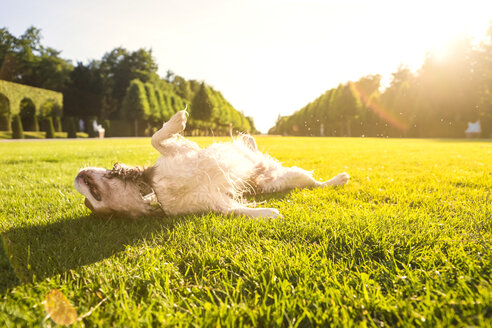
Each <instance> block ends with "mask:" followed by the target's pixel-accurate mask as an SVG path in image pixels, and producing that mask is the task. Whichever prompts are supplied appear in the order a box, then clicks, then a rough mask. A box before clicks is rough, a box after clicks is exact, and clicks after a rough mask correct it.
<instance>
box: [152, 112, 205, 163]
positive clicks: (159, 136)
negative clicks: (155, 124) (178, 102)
mask: <svg viewBox="0 0 492 328" xmlns="http://www.w3.org/2000/svg"><path fill="white" fill-rule="evenodd" d="M186 115H187V113H186V110H182V111H179V112H177V113H176V114H174V116H173V117H171V119H170V120H169V121H167V122H166V123H164V125H163V126H162V128H161V129H160V130H159V131H157V132H156V133H154V135H153V136H152V139H151V143H152V146H154V148H155V149H157V151H158V152H159V153H161V154H162V155H164V156H173V155H175V154H177V153H182V152H186V151H190V150H191V151H193V150H199V149H200V148H199V147H198V145H197V144H196V143H194V142H192V141H189V140H187V139H186V138H184V137H183V136H181V135H180V134H179V133H180V132H182V131H183V130H184V129H185V127H186Z"/></svg>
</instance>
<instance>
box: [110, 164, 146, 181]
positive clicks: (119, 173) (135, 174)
mask: <svg viewBox="0 0 492 328" xmlns="http://www.w3.org/2000/svg"><path fill="white" fill-rule="evenodd" d="M144 171H145V168H144V167H141V166H129V165H125V164H121V163H115V164H114V165H113V169H112V170H111V171H109V173H108V176H109V177H110V178H114V177H118V178H121V179H123V180H125V181H126V180H131V181H135V180H137V179H139V178H141V177H142V175H143V173H144Z"/></svg>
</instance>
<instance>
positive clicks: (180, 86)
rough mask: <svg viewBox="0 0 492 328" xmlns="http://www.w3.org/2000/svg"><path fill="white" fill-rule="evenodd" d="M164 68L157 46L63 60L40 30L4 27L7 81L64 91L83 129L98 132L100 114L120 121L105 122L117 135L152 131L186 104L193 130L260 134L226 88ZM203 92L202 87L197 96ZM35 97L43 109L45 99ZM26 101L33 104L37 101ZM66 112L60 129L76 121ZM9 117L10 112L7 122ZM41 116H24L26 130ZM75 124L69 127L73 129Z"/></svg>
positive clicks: (0, 70)
mask: <svg viewBox="0 0 492 328" xmlns="http://www.w3.org/2000/svg"><path fill="white" fill-rule="evenodd" d="M157 69H158V67H157V63H156V62H155V60H154V58H153V56H152V50H147V49H138V50H136V51H128V50H127V49H124V48H121V47H120V48H115V49H113V50H111V51H110V52H108V53H106V54H105V55H104V56H103V57H102V58H101V59H100V60H91V61H89V62H88V63H81V62H79V63H77V64H76V65H75V66H74V65H73V64H72V63H71V62H70V61H68V60H65V59H63V58H61V57H60V52H59V51H57V50H55V49H52V48H49V47H48V48H47V47H44V46H43V45H42V44H41V31H40V30H39V29H37V28H35V27H30V28H29V29H27V30H26V32H25V33H24V34H23V35H21V36H20V37H15V36H14V35H12V34H11V33H10V32H9V31H8V30H7V29H6V28H1V29H0V80H6V81H11V82H18V83H22V84H25V85H30V86H35V87H40V88H45V89H50V90H56V91H60V92H62V93H63V101H64V104H63V105H64V108H63V112H64V115H65V116H67V117H72V119H74V120H76V121H77V122H79V120H81V121H83V122H85V124H84V127H83V130H84V131H85V132H87V133H89V134H90V135H92V134H93V131H91V129H92V123H91V122H93V121H94V120H96V121H97V122H98V124H102V123H103V122H106V121H112V124H107V123H104V124H105V126H107V127H110V128H108V129H107V134H111V135H114V136H129V135H150V134H152V133H153V132H154V131H155V130H156V129H158V128H159V127H160V126H161V125H162V122H163V121H165V120H167V119H169V118H170V117H171V116H172V114H174V113H175V112H176V111H178V110H181V109H184V108H185V107H186V106H188V109H189V111H190V112H191V117H192V118H191V119H190V121H189V123H190V127H192V128H193V129H191V130H190V133H191V134H194V135H204V134H211V133H213V134H215V135H220V134H226V133H230V131H231V130H232V129H234V130H238V131H242V132H246V131H248V132H251V133H255V132H256V130H255V128H254V124H253V120H252V119H251V118H246V117H244V115H243V113H241V112H239V111H237V110H236V109H235V108H234V107H232V106H231V105H230V104H229V103H228V102H227V101H226V100H225V99H224V97H223V96H222V94H220V92H217V91H215V90H214V89H213V88H212V87H210V86H208V85H206V84H205V83H204V82H198V81H194V80H186V79H184V78H183V77H180V76H177V75H175V74H174V73H173V72H171V71H168V72H167V74H166V77H165V78H161V77H160V76H159V75H158V74H157ZM199 91H201V93H200V95H199V96H198V97H196V93H197V92H199ZM0 93H2V92H1V90H0ZM31 101H32V102H33V103H34V104H35V108H36V111H38V106H37V101H36V100H35V99H32V100H31ZM202 101H208V103H209V105H210V106H212V107H211V108H204V107H203V106H200V105H197V106H196V108H194V107H195V106H194V105H193V103H194V102H196V104H200V103H201V102H202ZM10 106H11V109H10V111H11V112H13V113H14V112H18V111H19V105H14V104H10ZM12 106H14V107H13V108H14V109H12ZM22 106H24V107H25V108H27V109H28V110H29V104H24V105H22V104H21V106H20V107H22ZM5 108H6V105H5V101H4V99H3V98H2V97H1V96H0V116H2V117H3V116H5V115H3V114H4V112H6V111H7V110H6V109H5ZM204 111H206V112H204ZM55 112H56V113H59V111H58V112H57V111H55ZM202 112H203V113H202ZM36 113H37V114H38V115H37V116H46V115H40V113H38V112H36ZM212 114H213V115H212ZM60 116H61V115H54V119H53V124H54V127H55V130H58V126H59V125H61V123H60V122H62V121H64V122H70V120H66V119H64V120H61V119H60ZM57 117H58V119H57ZM209 119H212V121H209ZM7 120H10V117H9V118H8V119H5V120H2V122H3V121H7ZM37 121H38V117H36V116H35V117H34V118H32V119H31V120H30V121H29V122H27V119H24V122H23V123H25V125H27V126H25V127H24V129H26V128H27V129H34V130H38V129H39V128H38V122H37ZM70 124H72V123H70ZM2 127H3V128H5V129H6V130H7V129H9V128H10V125H9V124H7V123H5V124H4V123H1V126H0V128H2ZM70 128H71V127H70ZM68 129H69V127H68V126H64V130H65V131H67V130H68ZM78 129H79V130H80V129H81V127H80V126H79V127H78ZM110 129H111V130H110ZM71 135H73V134H71Z"/></svg>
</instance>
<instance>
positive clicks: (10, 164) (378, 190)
mask: <svg viewBox="0 0 492 328" xmlns="http://www.w3.org/2000/svg"><path fill="white" fill-rule="evenodd" d="M191 139H192V140H195V141H197V142H198V143H199V144H200V145H207V144H210V143H211V142H213V141H214V140H216V141H227V140H228V138H204V137H199V138H191ZM257 142H258V146H259V148H260V150H262V151H265V152H267V153H269V154H270V155H272V156H273V157H275V158H277V159H279V160H280V161H281V162H283V163H284V165H286V166H293V165H296V166H299V167H302V168H304V169H308V170H314V176H315V177H316V178H317V179H319V180H327V179H329V178H331V177H332V176H334V175H336V174H338V173H340V172H344V171H345V172H347V173H348V174H349V175H350V176H351V180H350V182H349V184H348V185H347V186H344V187H341V188H325V189H313V190H293V191H291V192H287V193H276V194H269V195H258V196H256V197H254V198H253V199H254V200H255V201H257V202H258V203H260V205H259V206H265V207H266V206H268V207H275V208H278V209H279V210H280V212H281V213H282V215H283V218H280V219H275V220H251V219H247V218H244V217H233V216H222V215H218V214H214V213H202V214H194V215H187V216H181V217H160V218H146V219H140V220H127V219H124V220H101V219H98V218H96V217H94V216H93V215H91V213H90V211H89V210H88V209H87V208H86V207H85V206H84V205H83V197H82V196H81V195H79V194H78V193H77V192H76V191H75V190H74V188H73V179H74V177H75V175H76V173H77V172H78V170H79V169H80V168H82V167H85V166H103V167H107V168H109V167H111V166H112V164H113V163H114V162H122V163H126V164H130V165H152V164H153V162H154V161H155V159H157V157H158V156H159V154H158V153H157V151H155V150H154V149H153V148H152V147H151V145H150V139H149V138H142V139H103V140H97V139H87V140H66V141H59V140H57V141H45V142H21V143H16V142H5V143H0V169H1V171H2V174H1V179H0V214H1V218H0V233H1V237H2V243H1V245H2V248H0V295H1V296H0V322H4V323H5V325H6V326H19V325H20V326H34V325H41V326H54V325H55V324H54V322H53V321H51V319H49V318H47V314H46V311H45V309H44V306H43V304H44V303H43V302H44V301H45V298H46V295H47V294H48V292H50V290H52V289H58V290H60V291H61V292H62V293H63V294H64V295H65V296H66V297H67V298H68V300H69V301H70V303H71V304H72V305H73V307H74V308H75V310H76V311H77V314H78V316H79V318H81V319H80V320H79V321H77V322H76V323H75V326H108V325H111V326H156V325H159V326H161V325H162V326H212V325H213V326H216V325H217V324H220V325H225V326H300V327H306V326H307V327H309V326H329V325H331V326H365V325H367V326H375V327H383V326H384V327H386V326H397V325H399V326H426V327H428V326H436V327H439V326H491V323H490V322H491V318H492V307H491V304H492V286H491V282H490V278H491V273H492V258H491V255H492V252H491V246H492V204H491V203H492V201H491V195H490V193H491V190H492V142H491V141H490V140H464V139H453V140H449V139H439V140H437V139H376V138H309V137H271V136H268V137H261V136H260V137H257Z"/></svg>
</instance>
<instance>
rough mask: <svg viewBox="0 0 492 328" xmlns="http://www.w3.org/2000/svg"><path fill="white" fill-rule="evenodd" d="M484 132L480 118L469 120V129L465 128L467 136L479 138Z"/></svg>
mask: <svg viewBox="0 0 492 328" xmlns="http://www.w3.org/2000/svg"><path fill="white" fill-rule="evenodd" d="M481 133H482V128H481V127H480V120H477V121H476V122H475V123H474V122H468V129H466V130H465V135H466V137H467V138H478V137H480V134H481Z"/></svg>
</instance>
